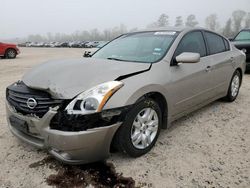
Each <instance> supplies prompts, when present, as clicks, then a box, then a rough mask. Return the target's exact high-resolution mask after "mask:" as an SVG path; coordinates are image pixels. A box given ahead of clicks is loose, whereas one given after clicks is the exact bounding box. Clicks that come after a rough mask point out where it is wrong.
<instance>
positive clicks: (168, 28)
mask: <svg viewBox="0 0 250 188" xmlns="http://www.w3.org/2000/svg"><path fill="white" fill-rule="evenodd" d="M197 29H200V30H206V29H204V28H202V27H155V28H147V29H142V30H138V31H134V32H129V33H137V32H150V31H152V32H154V31H176V32H183V31H186V32H188V31H192V30H197Z"/></svg>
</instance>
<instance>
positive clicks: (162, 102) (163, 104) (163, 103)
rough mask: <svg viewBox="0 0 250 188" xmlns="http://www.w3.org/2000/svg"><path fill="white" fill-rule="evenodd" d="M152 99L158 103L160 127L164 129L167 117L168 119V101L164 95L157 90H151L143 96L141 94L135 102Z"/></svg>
mask: <svg viewBox="0 0 250 188" xmlns="http://www.w3.org/2000/svg"><path fill="white" fill-rule="evenodd" d="M147 98H150V99H153V100H154V101H155V102H157V104H158V105H159V107H160V109H161V112H162V128H164V129H166V128H167V124H168V122H167V119H168V102H167V100H166V98H165V97H164V95H163V94H162V93H160V92H158V91H151V92H148V93H146V94H144V95H143V96H141V97H140V98H139V99H138V100H137V101H136V102H139V101H141V100H144V99H147Z"/></svg>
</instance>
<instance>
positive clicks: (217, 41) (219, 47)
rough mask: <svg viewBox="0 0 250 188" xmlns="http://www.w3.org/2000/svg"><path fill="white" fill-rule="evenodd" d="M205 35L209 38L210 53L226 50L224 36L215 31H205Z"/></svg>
mask: <svg viewBox="0 0 250 188" xmlns="http://www.w3.org/2000/svg"><path fill="white" fill-rule="evenodd" d="M205 36H206V39H207V43H208V48H209V54H210V55H212V54H217V53H221V52H224V51H226V46H225V43H224V38H222V37H221V36H219V35H217V34H215V33H210V32H205ZM228 45H229V44H228Z"/></svg>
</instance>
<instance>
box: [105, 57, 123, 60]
mask: <svg viewBox="0 0 250 188" xmlns="http://www.w3.org/2000/svg"><path fill="white" fill-rule="evenodd" d="M107 59H108V60H115V61H127V60H124V59H119V58H115V57H108V58H107Z"/></svg>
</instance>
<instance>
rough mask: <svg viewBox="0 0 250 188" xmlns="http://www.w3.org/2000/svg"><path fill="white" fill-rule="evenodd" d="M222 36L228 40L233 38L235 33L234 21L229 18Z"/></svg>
mask: <svg viewBox="0 0 250 188" xmlns="http://www.w3.org/2000/svg"><path fill="white" fill-rule="evenodd" d="M222 34H223V35H224V36H226V37H228V38H230V37H233V35H234V32H233V31H232V19H231V18H229V19H228V20H227V22H226V25H225V27H224V28H223V31H222Z"/></svg>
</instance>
